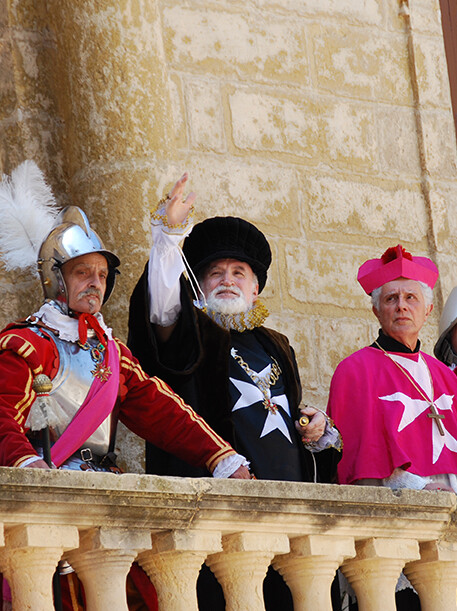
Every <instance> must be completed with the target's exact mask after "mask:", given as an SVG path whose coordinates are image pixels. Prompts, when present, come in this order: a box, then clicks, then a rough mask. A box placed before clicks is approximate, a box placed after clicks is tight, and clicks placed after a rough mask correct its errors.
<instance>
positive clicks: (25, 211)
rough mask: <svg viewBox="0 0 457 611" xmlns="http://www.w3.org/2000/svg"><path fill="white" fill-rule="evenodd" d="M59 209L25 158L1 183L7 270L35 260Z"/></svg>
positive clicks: (0, 238)
mask: <svg viewBox="0 0 457 611" xmlns="http://www.w3.org/2000/svg"><path fill="white" fill-rule="evenodd" d="M59 212H60V210H59V208H58V207H57V203H56V201H55V199H54V196H53V194H52V191H51V189H50V187H49V186H48V185H47V184H46V181H45V178H44V175H43V173H42V172H41V170H40V169H39V167H38V166H37V164H36V163H35V162H34V161H24V162H23V163H21V165H19V166H18V167H17V168H16V169H15V170H13V172H12V173H11V177H9V176H3V177H2V182H1V183H0V257H1V259H2V260H3V263H4V264H5V267H6V269H7V270H8V271H10V270H12V269H26V268H29V267H33V268H34V269H35V272H36V263H37V258H38V252H39V249H40V246H41V244H42V242H43V241H44V239H45V238H46V236H47V235H48V234H49V232H50V231H51V230H52V228H53V226H54V223H55V220H56V217H57V215H58V213H59Z"/></svg>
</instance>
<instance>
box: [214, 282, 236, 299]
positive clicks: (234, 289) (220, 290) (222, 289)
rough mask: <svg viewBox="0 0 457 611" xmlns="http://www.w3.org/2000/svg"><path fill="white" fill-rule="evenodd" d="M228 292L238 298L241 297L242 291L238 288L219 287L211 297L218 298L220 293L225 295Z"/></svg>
mask: <svg viewBox="0 0 457 611" xmlns="http://www.w3.org/2000/svg"><path fill="white" fill-rule="evenodd" d="M227 291H230V292H231V293H233V294H234V295H236V296H237V297H241V289H239V288H238V287H237V286H235V285H234V286H223V285H222V286H218V287H217V288H215V289H214V290H213V291H212V292H211V295H212V296H213V297H217V296H218V295H219V294H220V293H225V292H227Z"/></svg>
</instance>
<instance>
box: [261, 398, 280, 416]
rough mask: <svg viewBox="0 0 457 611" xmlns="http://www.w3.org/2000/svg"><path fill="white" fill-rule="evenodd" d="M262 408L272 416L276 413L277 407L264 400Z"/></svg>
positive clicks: (268, 400)
mask: <svg viewBox="0 0 457 611" xmlns="http://www.w3.org/2000/svg"><path fill="white" fill-rule="evenodd" d="M263 406H264V408H265V409H267V410H268V411H269V412H271V413H272V414H276V412H277V411H278V408H277V406H276V405H275V404H274V403H272V402H271V401H270V399H265V400H264V402H263Z"/></svg>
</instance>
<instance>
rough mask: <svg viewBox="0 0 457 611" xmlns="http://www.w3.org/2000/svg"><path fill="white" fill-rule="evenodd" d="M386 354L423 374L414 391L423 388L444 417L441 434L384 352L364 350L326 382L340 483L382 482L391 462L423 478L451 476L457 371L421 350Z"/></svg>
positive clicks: (455, 462) (455, 456)
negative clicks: (338, 444)
mask: <svg viewBox="0 0 457 611" xmlns="http://www.w3.org/2000/svg"><path fill="white" fill-rule="evenodd" d="M388 354H390V355H392V357H394V358H395V359H396V360H397V362H398V361H399V362H402V363H403V364H404V365H406V367H403V370H405V369H406V370H407V369H408V367H409V369H410V370H411V371H413V372H414V364H415V363H417V364H419V365H420V367H421V371H422V377H419V376H416V378H415V384H416V386H419V384H418V381H417V380H421V381H422V382H424V381H425V382H426V383H424V384H423V386H421V387H420V388H422V390H424V388H427V389H428V391H429V395H433V396H432V397H430V396H429V398H431V399H432V400H433V401H434V403H435V406H436V410H437V412H438V413H439V414H441V415H443V416H444V419H442V420H441V423H442V427H443V431H444V436H442V435H440V433H439V430H438V427H437V424H436V421H435V420H434V419H433V418H430V417H429V416H428V414H429V413H430V412H431V410H430V406H429V403H428V402H427V400H426V399H425V398H424V396H423V395H421V393H420V392H419V390H418V389H417V388H415V386H414V385H413V383H412V382H411V381H410V380H409V379H408V378H407V377H406V376H405V375H404V373H403V371H402V370H400V368H399V367H398V366H397V365H396V364H395V363H394V362H393V361H392V360H391V358H389V356H388V355H387V354H385V353H384V352H383V351H382V350H379V349H376V348H370V347H368V348H363V349H362V350H359V351H358V352H355V353H354V354H352V355H351V356H349V357H348V358H346V359H344V360H343V361H342V362H341V363H340V364H339V365H338V367H337V369H336V371H335V373H334V376H333V378H332V382H331V386H330V396H329V402H328V408H327V411H328V414H329V416H330V417H331V418H333V420H334V421H335V424H336V426H337V428H338V429H339V431H340V432H341V434H342V437H343V444H344V445H343V458H342V459H341V461H340V463H339V465H338V480H339V483H340V484H350V483H352V482H354V481H355V480H357V479H362V478H376V479H382V478H385V477H388V476H389V475H391V474H392V472H393V470H394V469H395V468H397V467H403V468H404V469H407V470H408V471H410V472H411V473H415V474H417V475H423V476H426V475H436V474H442V473H456V474H457V376H456V375H455V374H454V373H453V372H452V371H450V370H449V369H448V368H447V367H446V366H445V365H444V364H443V363H441V362H440V361H438V360H437V359H435V358H433V357H431V356H429V355H428V354H425V353H423V352H420V353H416V354H403V353H394V352H390V353H388ZM420 358H422V359H423V362H422V363H420V362H419V359H420ZM408 361H410V362H409V363H408ZM424 363H425V364H424ZM410 377H413V376H411V374H410ZM426 394H428V393H426Z"/></svg>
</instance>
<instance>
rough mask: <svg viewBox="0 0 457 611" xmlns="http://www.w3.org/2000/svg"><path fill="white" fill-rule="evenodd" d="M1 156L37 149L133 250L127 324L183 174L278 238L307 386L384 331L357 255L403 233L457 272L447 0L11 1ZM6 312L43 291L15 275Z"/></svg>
mask: <svg viewBox="0 0 457 611" xmlns="http://www.w3.org/2000/svg"><path fill="white" fill-rule="evenodd" d="M0 74H1V79H0V170H2V171H3V172H10V171H11V169H12V168H14V167H15V165H17V164H18V163H19V162H20V161H22V160H23V159H25V158H34V159H36V160H37V161H38V162H39V164H40V166H41V167H42V169H43V170H45V172H46V173H47V175H48V177H49V180H50V183H51V184H52V186H53V188H54V189H55V192H56V195H57V197H58V199H59V202H61V203H62V204H66V203H69V202H72V203H74V204H77V205H80V206H82V207H83V208H84V209H85V210H86V211H87V212H88V214H89V216H90V218H91V219H92V220H93V222H94V225H95V226H96V228H97V230H98V231H99V232H100V234H101V235H102V236H103V238H104V239H105V241H106V243H107V245H109V247H111V248H115V249H116V250H117V252H118V253H119V255H120V257H121V259H122V261H123V265H122V276H121V278H120V281H119V283H118V286H117V289H116V293H115V295H114V297H113V298H112V299H111V300H110V303H109V304H108V305H107V307H106V317H107V319H108V321H109V322H110V323H111V324H113V325H114V326H115V329H116V331H117V333H118V334H119V335H120V336H121V337H122V338H124V339H125V337H126V318H127V314H126V313H127V307H128V299H129V295H130V292H131V290H132V288H133V286H134V284H135V282H136V279H137V278H138V276H139V274H140V273H141V269H142V267H143V264H144V262H145V259H146V256H147V251H148V225H149V211H150V209H151V207H153V206H154V205H155V203H156V201H157V200H158V199H159V198H160V197H161V196H162V194H163V193H165V192H166V191H167V189H168V188H169V187H170V186H171V185H172V184H173V182H174V180H175V179H176V178H177V177H178V176H179V175H180V174H181V172H182V171H183V170H184V169H186V170H188V171H189V173H190V176H191V187H192V189H193V190H195V191H196V192H197V193H198V196H199V197H198V202H197V214H196V216H197V219H198V220H200V219H203V218H204V217H206V216H209V215H214V214H236V215H240V216H243V217H246V218H247V219H249V220H251V221H253V222H254V223H256V224H257V225H258V226H259V228H260V229H262V230H263V231H264V232H265V233H266V234H267V236H268V239H269V240H270V243H271V245H272V250H273V257H274V260H273V264H272V268H271V272H270V276H269V282H268V285H267V288H266V289H265V291H264V297H265V301H266V303H267V305H268V307H269V308H270V311H271V317H270V325H271V326H274V327H276V328H278V329H279V330H281V331H283V332H285V333H287V334H288V335H289V337H290V339H291V342H292V343H293V345H294V346H295V347H296V350H297V355H298V361H299V364H300V369H301V373H302V377H303V386H304V395H305V400H306V401H309V402H313V401H314V402H315V403H316V405H319V406H321V407H324V406H325V403H326V396H327V392H328V386H329V382H330V378H331V375H332V372H333V370H334V368H335V366H336V365H337V363H338V362H339V361H340V360H341V359H342V358H343V357H345V356H347V355H348V354H350V353H351V352H352V351H354V350H355V349H357V348H359V347H361V346H363V345H365V344H366V343H367V342H369V341H370V340H371V338H372V337H373V335H374V333H375V332H376V329H377V324H376V323H375V322H374V318H373V315H372V314H371V312H370V307H369V299H368V298H367V297H366V296H365V295H364V293H363V291H362V290H361V288H360V287H359V286H358V284H357V282H356V279H355V278H356V272H357V268H358V266H359V265H360V264H361V263H362V262H363V261H364V260H365V259H367V258H369V257H374V256H379V255H380V254H381V253H382V252H383V251H384V250H385V248H387V247H388V246H391V245H395V244H397V243H398V242H401V243H402V244H403V245H404V246H405V247H407V248H408V249H410V250H412V251H413V252H414V253H415V254H422V255H428V256H431V257H432V258H433V259H434V260H435V262H436V263H437V264H438V265H439V267H440V271H441V283H440V284H439V285H438V286H437V291H436V300H435V301H436V303H435V313H434V315H433V316H432V319H431V321H430V322H429V323H428V328H426V329H424V333H423V338H424V340H425V342H424V344H425V348H426V350H427V351H431V350H432V347H433V343H434V339H435V338H436V334H437V321H438V318H439V313H440V311H441V308H442V305H443V299H445V298H446V297H447V295H448V294H449V292H450V290H451V288H452V287H453V286H454V284H456V280H455V279H454V273H453V270H454V267H455V263H456V262H457V256H456V255H454V250H455V247H456V244H457V240H456V238H455V237H454V235H455V232H456V228H457V217H455V216H454V212H455V210H456V207H457V199H456V194H457V182H456V139H455V131H454V124H453V118H452V110H451V103H450V95H449V84H448V75H447V68H446V60H445V55H444V45H443V39H442V31H441V22H440V11H439V1H438V0H409V2H408V1H399V0H243V2H241V1H239V0H219V1H218V2H213V1H211V0H193V1H192V2H182V1H181V0H180V1H178V0H148V2H146V1H145V0H123V1H122V2H113V1H112V0H111V1H109V0H84V1H82V0H41V1H40V2H34V1H33V0H0ZM0 286H1V288H2V290H3V294H4V296H5V298H4V301H3V303H4V307H3V309H2V311H1V312H0V319H1V320H0V322H1V323H2V324H3V323H6V322H7V321H8V320H10V319H12V318H15V317H17V316H21V315H25V314H27V313H29V312H30V310H31V309H33V307H34V305H35V304H36V303H37V302H38V301H39V296H40V290H39V286H38V284H37V282H35V281H32V280H30V278H29V277H28V276H27V275H20V276H17V277H16V276H13V275H8V276H7V275H6V274H4V273H2V274H1V275H0Z"/></svg>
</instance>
